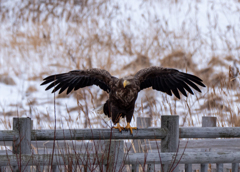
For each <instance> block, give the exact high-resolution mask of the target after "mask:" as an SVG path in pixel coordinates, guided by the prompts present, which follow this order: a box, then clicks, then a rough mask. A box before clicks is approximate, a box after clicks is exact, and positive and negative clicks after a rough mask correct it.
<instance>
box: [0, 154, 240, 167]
mask: <svg viewBox="0 0 240 172" xmlns="http://www.w3.org/2000/svg"><path fill="white" fill-rule="evenodd" d="M175 156H176V153H160V154H158V153H147V154H146V153H134V154H125V155H124V157H125V158H124V162H125V164H135V163H139V164H141V163H147V164H150V163H151V164H160V163H162V164H169V163H171V162H172V161H173V160H174V159H175ZM181 156H182V157H181ZM103 157H104V156H103V154H96V153H93V154H57V155H56V154H55V155H54V156H53V161H51V159H52V155H51V154H43V155H23V154H22V155H21V157H19V156H16V155H8V156H6V155H0V166H9V165H11V166H14V165H18V162H19V160H20V158H21V164H22V165H29V166H31V165H51V164H52V165H68V164H69V163H72V164H75V163H77V164H78V165H84V164H86V163H88V164H92V163H96V162H101V163H102V164H105V163H106V162H107V161H106V159H104V158H103ZM160 157H161V161H160ZM180 159H181V160H180ZM175 162H179V164H186V163H191V164H199V163H238V162H240V153H239V152H197V153H195V152H194V153H193V152H185V153H184V154H180V153H179V154H177V157H176V160H175Z"/></svg>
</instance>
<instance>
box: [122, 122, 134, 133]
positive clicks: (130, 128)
mask: <svg viewBox="0 0 240 172" xmlns="http://www.w3.org/2000/svg"><path fill="white" fill-rule="evenodd" d="M125 130H130V133H131V134H133V131H132V130H137V127H131V126H130V123H129V122H128V123H127V126H126V127H125Z"/></svg>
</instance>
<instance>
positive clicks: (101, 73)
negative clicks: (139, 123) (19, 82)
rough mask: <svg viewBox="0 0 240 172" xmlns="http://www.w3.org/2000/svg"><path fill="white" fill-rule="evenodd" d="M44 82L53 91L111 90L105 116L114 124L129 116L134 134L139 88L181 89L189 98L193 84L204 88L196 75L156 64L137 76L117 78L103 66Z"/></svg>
mask: <svg viewBox="0 0 240 172" xmlns="http://www.w3.org/2000/svg"><path fill="white" fill-rule="evenodd" d="M45 84H50V85H49V86H48V87H47V88H46V90H49V89H50V88H54V89H53V91H52V92H56V91H58V90H60V91H59V94H60V93H62V92H63V91H64V90H66V89H67V94H69V93H70V92H71V91H72V90H73V89H74V90H77V89H79V88H83V87H86V86H90V85H97V86H99V87H100V88H101V89H103V90H104V91H106V92H107V93H109V99H108V100H107V101H106V103H105V104H104V106H103V111H104V113H105V115H107V116H109V117H111V118H112V121H113V123H114V124H116V123H119V118H120V117H126V118H127V123H128V125H127V126H126V128H125V129H130V131H131V133H132V129H134V128H132V127H131V126H130V122H131V120H132V116H133V112H134V106H135V101H136V99H137V96H138V92H139V91H141V90H143V89H145V88H148V87H152V88H153V89H155V90H158V91H162V92H165V93H167V94H168V95H172V93H173V94H174V95H175V96H176V97H177V98H180V95H179V91H180V92H181V93H182V94H183V95H184V96H186V97H187V92H189V93H191V94H194V93H193V91H192V89H191V87H192V88H194V89H195V90H197V91H198V92H201V90H200V89H199V88H198V86H197V85H200V86H202V87H205V85H204V84H203V83H202V80H201V79H200V78H198V77H197V76H194V75H191V74H187V73H183V72H180V71H178V70H176V69H171V68H163V67H156V66H153V67H148V68H145V69H142V70H140V71H138V72H137V73H136V74H135V75H133V76H128V77H124V78H117V77H114V76H112V75H111V74H110V73H109V72H107V71H106V70H103V69H88V70H74V71H70V72H68V73H62V74H56V75H51V76H48V77H46V78H45V79H44V82H43V83H42V84H41V85H45ZM117 128H118V129H119V130H120V131H121V129H122V128H123V127H121V126H120V125H119V124H118V125H117Z"/></svg>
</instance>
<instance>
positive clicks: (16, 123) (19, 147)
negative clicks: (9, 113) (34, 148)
mask: <svg viewBox="0 0 240 172" xmlns="http://www.w3.org/2000/svg"><path fill="white" fill-rule="evenodd" d="M31 126H32V125H31V118H13V131H16V132H17V133H19V137H18V139H17V140H15V141H13V144H12V151H13V153H14V154H19V155H21V154H31V129H32V128H31ZM13 169H14V170H13V171H26V172H30V167H29V166H24V165H22V164H21V160H20V164H19V165H18V166H13Z"/></svg>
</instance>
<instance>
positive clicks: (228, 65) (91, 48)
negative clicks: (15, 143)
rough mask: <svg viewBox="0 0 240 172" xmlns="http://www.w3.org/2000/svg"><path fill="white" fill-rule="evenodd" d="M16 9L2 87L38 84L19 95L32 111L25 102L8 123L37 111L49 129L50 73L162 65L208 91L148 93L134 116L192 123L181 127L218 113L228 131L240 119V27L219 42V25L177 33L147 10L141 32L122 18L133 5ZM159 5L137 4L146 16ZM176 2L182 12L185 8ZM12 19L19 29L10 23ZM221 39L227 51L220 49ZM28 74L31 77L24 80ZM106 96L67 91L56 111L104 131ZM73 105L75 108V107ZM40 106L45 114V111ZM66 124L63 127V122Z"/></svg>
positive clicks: (6, 40) (26, 4)
mask: <svg viewBox="0 0 240 172" xmlns="http://www.w3.org/2000/svg"><path fill="white" fill-rule="evenodd" d="M14 3H15V6H18V8H15V9H13V7H12V6H9V5H7V3H2V4H1V11H0V14H1V15H0V20H1V22H2V23H3V24H5V25H6V28H1V33H2V34H0V38H1V39H0V40H1V41H0V46H1V49H0V53H1V55H0V56H1V57H2V61H1V62H0V67H1V73H0V82H1V83H5V84H8V85H12V86H14V85H15V84H16V83H17V82H16V81H14V80H15V78H20V79H19V80H20V81H21V82H19V83H20V84H22V83H23V80H24V79H26V78H27V80H28V81H29V82H31V84H30V85H29V86H27V87H26V88H24V89H23V87H22V85H19V83H18V84H17V87H18V88H19V90H20V91H22V92H23V93H22V94H21V93H19V94H21V96H22V100H26V101H25V102H26V103H25V104H24V101H22V103H20V104H21V106H18V108H19V114H17V113H15V112H14V113H13V111H11V110H5V108H2V109H3V110H2V113H1V114H2V116H12V114H16V115H17V116H24V115H25V116H28V115H29V112H31V115H33V117H35V118H36V119H37V120H38V122H37V124H38V125H39V127H42V126H40V125H42V124H41V123H40V122H39V121H40V120H43V121H51V120H52V117H50V116H51V115H50V114H51V113H52V111H50V110H49V109H51V107H53V101H52V98H53V95H50V92H44V95H45V98H43V95H41V97H34V96H35V94H37V93H38V91H39V90H41V87H40V86H39V84H40V82H41V80H42V78H44V77H45V76H46V75H49V74H53V73H62V72H67V71H69V70H73V69H88V68H92V67H98V68H102V69H107V70H108V71H110V72H111V73H112V74H113V75H116V76H119V77H121V76H125V75H128V74H134V73H136V72H137V71H138V70H140V69H142V68H145V67H149V66H152V65H157V66H159V65H161V66H164V67H171V68H177V69H179V70H182V71H184V72H189V73H193V74H195V75H197V76H199V77H200V78H202V79H203V82H204V84H206V85H207V86H208V89H206V90H203V94H196V97H194V96H189V97H188V99H182V100H176V99H174V98H173V97H167V96H166V95H165V94H162V93H158V92H156V91H153V90H151V89H147V90H145V91H144V92H143V93H142V94H141V96H140V97H139V100H138V102H137V105H136V112H135V114H134V115H135V117H136V116H138V115H146V116H151V117H152V123H153V125H158V124H159V116H160V115H162V114H180V115H181V116H182V118H183V121H185V122H183V124H182V125H197V124H198V122H200V121H198V120H193V119H195V118H197V119H198V116H203V115H208V114H211V112H213V111H214V115H217V116H219V118H220V119H222V120H226V119H227V121H228V123H229V125H232V124H233V121H234V120H230V119H233V118H234V119H235V118H236V119H238V112H236V110H234V109H236V108H234V107H235V106H236V103H238V102H239V99H238V97H239V96H238V95H239V94H240V93H239V91H238V90H239V89H238V87H239V84H238V83H239V78H238V73H239V71H238V68H237V66H238V65H239V63H240V60H239V57H238V55H237V53H234V51H233V50H236V51H238V49H239V45H238V44H237V41H236V38H237V35H238V34H239V33H237V32H236V29H235V28H236V27H237V25H235V26H231V27H229V29H228V33H229V34H230V33H231V34H232V35H231V36H222V35H226V34H225V31H221V30H219V31H216V32H218V35H216V37H214V35H213V33H212V32H213V30H214V26H213V25H212V22H213V21H212V20H209V21H206V22H208V23H207V24H206V26H207V27H208V28H209V29H213V30H211V32H210V33H211V34H210V35H208V36H207V37H205V35H204V33H203V32H202V31H201V29H199V23H195V24H193V27H192V29H193V30H188V29H187V28H186V25H187V24H189V21H190V20H191V19H189V17H188V16H186V20H184V22H183V23H180V25H181V27H179V28H178V29H177V30H174V29H173V30H172V29H171V28H170V24H171V22H172V21H170V20H167V19H166V18H165V17H162V18H161V17H158V12H157V11H154V10H153V12H152V13H150V12H146V11H144V12H143V13H141V15H139V20H140V21H142V22H143V23H144V25H141V24H139V23H137V22H136V19H135V18H134V17H132V16H131V15H130V16H127V17H126V16H125V15H124V14H123V13H122V10H123V11H128V12H132V11H131V9H130V8H127V7H128V5H126V6H125V7H124V6H122V5H121V3H116V4H114V3H112V2H111V1H109V0H101V1H98V2H95V1H85V0H83V1H64V0H58V1H56V2H50V1H49V2H45V3H39V2H38V1H29V0H24V1H21V3H20V2H18V1H14ZM159 3H161V2H152V3H150V2H147V1H142V4H141V3H140V4H138V5H139V9H142V6H145V9H149V10H151V9H153V8H152V7H153V6H155V5H160V4H159ZM169 3H173V2H169ZM176 3H179V4H180V5H181V3H182V2H176ZM198 4H199V3H198V2H196V5H198ZM189 5H190V6H189V8H193V7H192V6H191V4H189ZM215 5H216V4H215ZM190 11H191V10H190ZM188 12H189V11H188ZM230 12H231V11H229V13H230ZM214 14H215V13H214ZM153 16H157V17H155V18H154V17H153ZM12 17H13V18H14V19H15V21H14V23H11V22H9V20H10V19H11V18H12ZM209 17H211V16H209ZM214 20H216V21H214V22H215V23H217V22H218V20H217V19H214ZM18 28H21V29H18ZM234 29H235V30H234ZM192 32H194V33H196V35H197V38H196V37H194V36H191V33H192ZM222 32H223V33H222ZM3 33H4V35H3ZM219 35H220V36H219ZM219 37H220V38H219ZM217 38H219V39H220V40H221V41H222V42H221V43H222V44H223V45H226V46H222V47H220V46H219V47H218V46H217V45H218V41H219V40H218V41H217ZM233 40H234V41H233ZM215 45H216V46H215ZM230 45H231V46H230ZM219 52H220V53H219ZM223 52H224V53H223ZM7 57H8V58H7ZM200 59H201V60H200ZM23 75H26V77H24V79H23V77H22V76H23ZM12 76H15V77H12ZM213 93H214V94H213ZM32 96H33V97H32ZM107 96H108V95H107V94H106V93H105V92H103V91H101V90H99V89H98V88H96V87H89V88H86V89H82V90H78V91H76V92H74V93H71V94H70V95H66V93H65V92H63V93H62V94H60V95H55V97H56V98H57V99H56V100H57V101H56V105H57V107H61V108H62V109H61V110H59V116H60V117H64V116H66V113H68V114H69V115H68V119H66V120H67V121H68V122H69V123H71V122H72V123H78V124H79V125H78V127H89V126H90V125H92V124H96V126H98V124H99V125H100V126H102V127H103V126H104V125H102V122H101V121H102V119H101V118H100V117H96V116H94V115H93V114H92V112H91V110H92V109H94V108H96V107H98V106H100V105H101V104H103V103H104V102H105V101H106V99H107ZM72 99H73V100H74V101H70V100H72ZM65 100H66V101H65ZM67 100H69V102H68V101H67ZM162 102H164V103H162ZM1 106H2V107H5V106H10V105H6V104H2V105H1ZM40 107H41V108H42V107H44V108H42V109H44V110H42V109H41V110H39V109H40ZM29 109H31V111H30V110H29ZM63 109H64V111H63ZM5 111H6V113H5ZM20 112H21V113H20ZM223 113H224V115H225V116H224V115H222V114H223ZM73 114H74V115H73ZM233 114H235V117H233V116H234V115H233ZM70 116H72V117H71V118H70ZM60 117H59V118H58V119H57V120H58V121H61V120H60ZM187 121H189V122H187ZM234 125H235V124H234ZM236 125H237V124H236Z"/></svg>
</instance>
